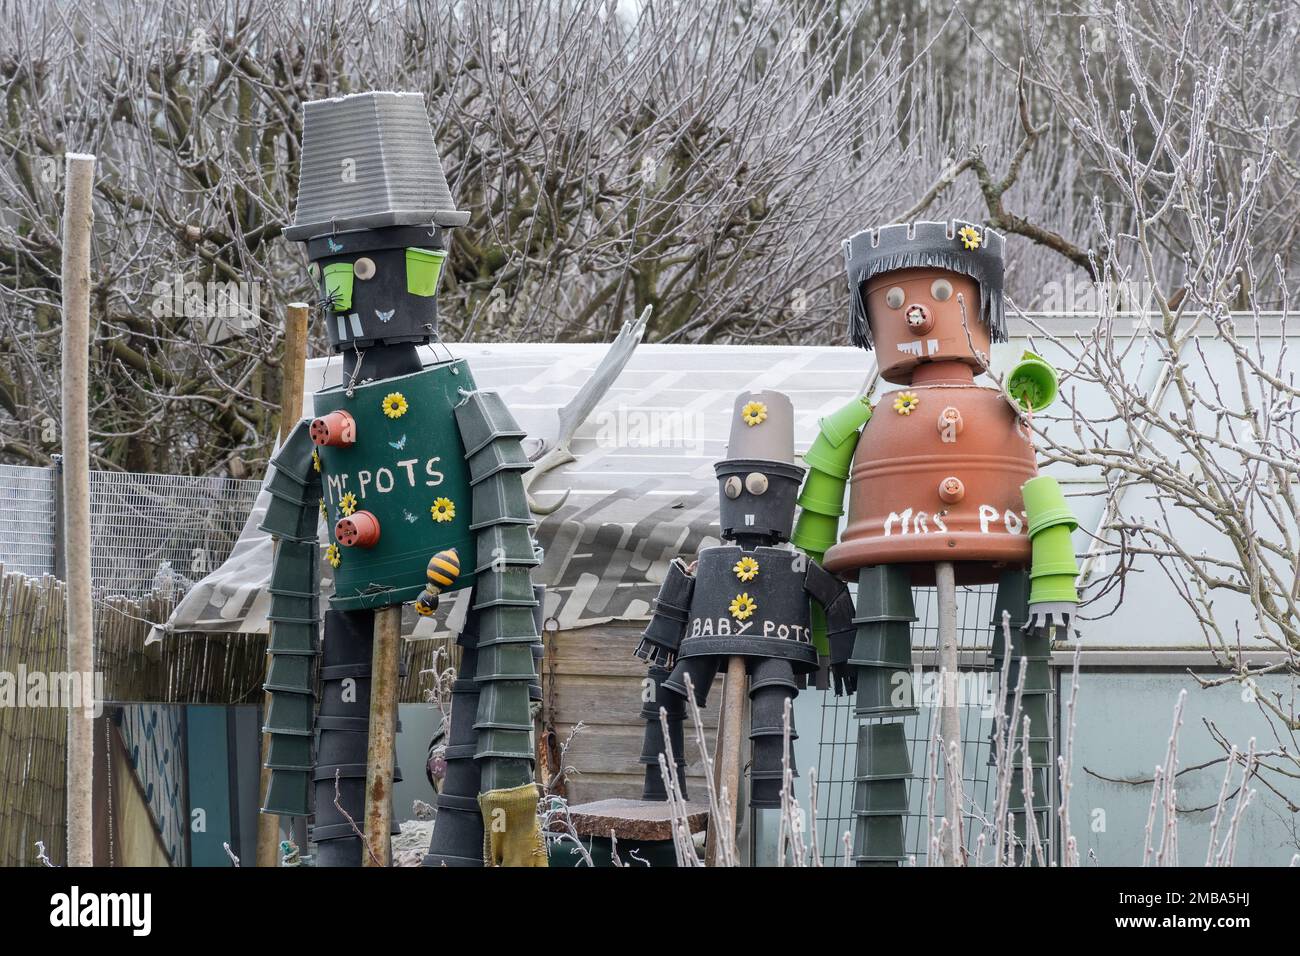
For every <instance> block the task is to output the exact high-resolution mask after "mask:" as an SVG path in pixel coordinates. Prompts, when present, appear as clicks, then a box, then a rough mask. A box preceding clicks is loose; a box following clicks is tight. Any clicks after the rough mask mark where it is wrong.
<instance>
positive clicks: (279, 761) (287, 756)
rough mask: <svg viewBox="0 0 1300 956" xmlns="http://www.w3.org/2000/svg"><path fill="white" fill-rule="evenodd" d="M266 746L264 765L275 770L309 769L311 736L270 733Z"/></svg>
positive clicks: (311, 760) (312, 764) (313, 764)
mask: <svg viewBox="0 0 1300 956" xmlns="http://www.w3.org/2000/svg"><path fill="white" fill-rule="evenodd" d="M267 739H268V740H269V741H270V743H269V744H268V745H267V748H266V764H265V765H266V766H267V767H271V768H273V769H276V770H301V771H309V770H311V769H312V767H313V766H315V761H314V760H313V759H312V739H311V737H306V736H301V735H299V734H270V735H269V736H268V738H267Z"/></svg>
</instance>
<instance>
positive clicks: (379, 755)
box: [362, 604, 402, 866]
mask: <svg viewBox="0 0 1300 956" xmlns="http://www.w3.org/2000/svg"><path fill="white" fill-rule="evenodd" d="M401 644H402V606H401V605H400V604H397V605H394V606H393V607H385V608H380V609H379V610H377V611H376V612H375V648H374V653H373V654H372V656H371V658H370V743H369V746H368V747H367V749H366V824H365V835H366V844H367V845H368V847H369V850H368V852H367V853H366V854H365V855H364V856H363V857H362V865H363V866H389V865H391V863H392V846H391V841H390V839H389V836H390V834H389V829H390V828H391V826H392V822H393V756H394V747H395V745H396V743H397V669H398V661H399V659H400V657H401Z"/></svg>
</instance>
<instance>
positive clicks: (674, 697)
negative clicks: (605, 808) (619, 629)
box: [638, 664, 689, 801]
mask: <svg viewBox="0 0 1300 956" xmlns="http://www.w3.org/2000/svg"><path fill="white" fill-rule="evenodd" d="M670 673H671V671H670V670H669V669H668V668H667V667H660V666H658V665H657V664H652V665H650V669H649V671H648V672H647V674H646V677H647V680H648V682H649V684H648V686H647V687H646V688H645V690H646V693H645V694H644V698H645V700H644V702H643V703H642V704H641V719H642V720H644V721H645V733H644V735H643V736H642V738H641V756H640V757H639V758H638V762H640V763H641V764H643V765H644V766H645V784H644V786H643V787H642V789H641V799H642V800H651V801H664V800H667V799H668V788H667V787H666V786H665V785H664V775H663V769H662V768H661V767H660V766H659V755H660V754H667V752H668V751H667V748H665V747H664V729H663V721H661V720H660V719H659V709H660V708H663V710H664V712H665V715H666V717H667V721H668V743H669V744H670V745H671V749H672V752H673V763H674V764H675V766H676V769H677V783H678V786H679V787H680V788H681V791H682V799H689V797H687V795H686V735H685V733H684V731H683V726H684V723H685V719H686V698H685V697H683V696H682V695H681V694H674V693H673V692H672V691H670V690H668V689H667V688H666V687H664V681H665V680H667V678H668V675H669V674H670Z"/></svg>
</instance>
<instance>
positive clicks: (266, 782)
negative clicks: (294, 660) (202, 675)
mask: <svg viewBox="0 0 1300 956" xmlns="http://www.w3.org/2000/svg"><path fill="white" fill-rule="evenodd" d="M309 314H310V310H309V309H308V307H307V304H306V303H305V302H290V303H289V305H288V306H287V307H286V308H285V310H284V355H283V357H282V358H281V359H280V443H281V444H284V442H285V440H286V439H287V438H288V437H289V432H291V431H293V426H294V425H296V424H298V420H299V419H300V418H302V389H303V383H304V382H305V381H306V377H307V316H308V315H309ZM278 547H279V546H278V545H273V546H272V550H271V555H272V558H271V560H272V561H274V560H275V557H274V555H275V551H276V549H277V548H278ZM270 667H271V658H270V656H269V655H268V656H267V658H266V668H267V674H268V675H269V673H270ZM270 712H271V695H270V694H269V693H268V694H265V695H264V696H263V699H262V713H264V714H267V713H270ZM270 747H271V735H270V734H262V759H263V762H265V760H266V755H267V753H269V752H270ZM270 786H271V771H270V770H268V769H267V768H266V767H263V768H262V776H261V782H260V783H259V784H258V793H259V795H262V796H264V795H265V794H266V792H267V789H268V788H269V787H270ZM303 849H304V850H305V849H306V848H305V847H303ZM279 850H280V818H279V817H278V816H277V815H276V814H274V813H259V814H258V815H257V865H258V866H279V864H280V857H279Z"/></svg>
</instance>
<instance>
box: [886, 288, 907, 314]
mask: <svg viewBox="0 0 1300 956" xmlns="http://www.w3.org/2000/svg"><path fill="white" fill-rule="evenodd" d="M903 298H904V296H903V290H902V288H901V287H900V286H893V287H891V288H890V290H889V291H888V292H886V293H885V305H887V306H889V307H890V308H891V309H901V308H902V307H903Z"/></svg>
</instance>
